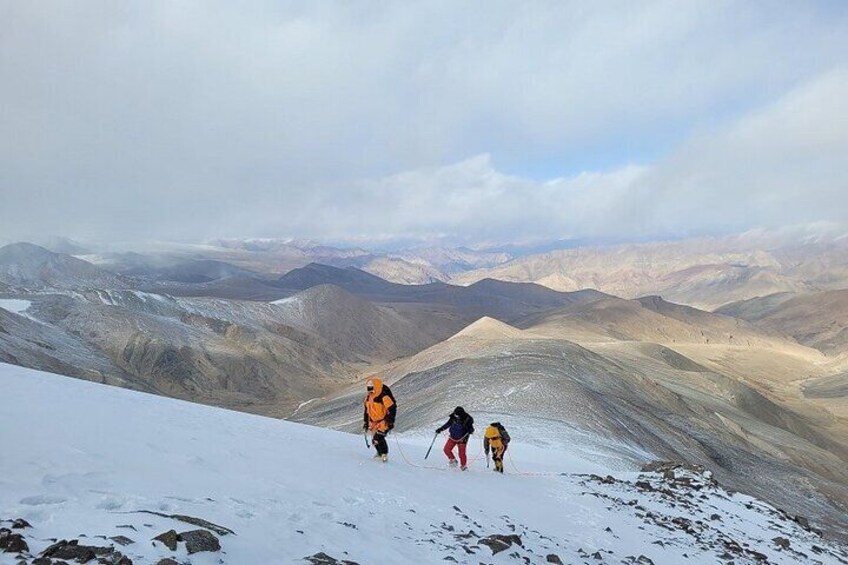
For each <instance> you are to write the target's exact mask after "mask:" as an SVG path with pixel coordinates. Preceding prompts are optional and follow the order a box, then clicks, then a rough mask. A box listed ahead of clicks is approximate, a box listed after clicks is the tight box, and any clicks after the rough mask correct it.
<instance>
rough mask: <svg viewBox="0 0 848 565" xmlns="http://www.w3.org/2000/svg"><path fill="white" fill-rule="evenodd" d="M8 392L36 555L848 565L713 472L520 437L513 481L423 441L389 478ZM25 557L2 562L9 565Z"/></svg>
mask: <svg viewBox="0 0 848 565" xmlns="http://www.w3.org/2000/svg"><path fill="white" fill-rule="evenodd" d="M0 388H2V390H3V391H4V393H5V394H4V397H3V401H2V402H3V404H2V414H3V420H4V425H3V426H0V443H1V444H2V445H4V446H7V453H13V456H11V457H3V458H0V508H2V509H3V512H4V513H5V514H4V515H2V516H0V519H14V518H22V519H24V520H26V521H27V522H29V523H30V524H31V525H32V526H33V527H32V528H24V529H20V530H14V532H16V533H17V535H20V536H21V539H23V540H24V541H26V542H27V544H28V546H29V549H28V551H29V554H31V555H37V554H39V553H41V552H43V551H45V550H47V548H48V546H49V545H50V544H51V543H52V542H50V541H47V539H48V538H59V539H67V540H72V539H80V542H79V543H80V544H83V545H85V544H90V545H95V546H109V545H112V546H116V544H118V542H117V541H115V540H114V539H112V538H117V537H118V536H124V537H125V538H128V539H129V540H130V541H131V543H128V544H127V545H125V546H123V545H122V546H120V547H116V550H118V551H120V552H121V553H122V554H123V556H125V557H126V558H127V559H130V560H132V562H133V563H136V564H138V563H156V562H157V560H159V559H163V558H166V557H173V558H175V559H176V560H177V561H178V562H181V563H193V564H210V565H211V564H212V563H219V562H223V563H233V564H250V563H298V562H305V561H303V559H304V558H305V557H308V556H314V555H318V554H321V553H323V554H326V555H329V556H332V557H333V558H335V559H338V560H342V559H345V560H349V561H352V562H358V563H363V564H364V563H412V562H416V563H437V562H443V561H445V560H448V561H454V562H459V563H475V564H476V563H479V562H480V561H485V562H487V563H512V562H515V561H519V562H529V563H534V564H535V563H540V564H541V563H556V562H558V561H557V560H559V561H560V562H563V563H583V562H590V563H605V562H608V563H621V562H625V563H639V562H640V563H649V562H652V563H669V564H672V563H674V564H681V563H702V562H706V561H709V562H715V561H717V560H721V559H724V558H723V557H722V555H724V554H727V555H730V556H731V557H732V558H733V559H734V560H736V562H754V561H756V560H758V559H759V557H758V556H759V555H763V556H765V557H766V558H767V559H768V560H769V562H772V563H795V562H798V560H799V559H800V557H799V556H801V555H804V556H806V558H808V559H809V560H811V561H815V560H818V561H821V562H822V563H839V562H845V559H846V558H848V554H846V553H845V551H844V549H843V548H840V547H837V546H835V545H833V544H831V543H828V542H826V541H823V540H821V539H820V538H819V537H818V536H817V535H816V533H815V532H814V531H812V530H811V529H809V528H806V529H805V527H804V524H803V523H802V522H800V521H796V520H793V519H791V518H789V517H786V516H784V515H782V514H781V513H780V512H779V511H777V510H776V509H773V508H771V507H770V506H769V505H766V504H763V503H761V502H759V501H756V500H754V499H752V498H750V497H747V496H744V495H741V494H731V493H728V492H726V491H724V489H721V488H720V487H718V486H716V485H714V484H712V483H711V481H710V477H709V475H708V474H706V473H702V472H699V471H698V470H690V469H686V468H679V467H675V466H672V467H670V468H657V470H658V471H659V472H652V473H647V474H644V473H643V474H640V473H610V474H608V473H605V472H604V470H603V469H602V468H599V467H598V466H597V464H593V463H591V462H587V461H583V460H580V459H579V458H575V457H574V456H573V455H572V454H570V453H568V452H564V451H555V450H551V449H543V448H533V447H530V446H527V445H523V444H521V443H520V441H517V442H515V444H514V445H513V446H511V448H510V449H511V452H512V459H511V461H512V463H513V465H514V468H511V467H510V465H509V464H508V466H507V470H508V474H507V475H505V476H500V475H497V474H495V473H492V472H490V471H488V470H487V469H486V468H485V463H484V461H483V460H476V461H474V462H473V463H472V465H471V470H470V471H469V472H467V473H460V472H453V471H450V470H447V469H446V468H445V467H444V466H443V463H442V461H441V460H440V459H439V458H438V457H433V456H431V458H430V459H429V460H428V461H426V462H425V461H424V460H423V453H424V451H425V450H426V446H427V443H428V442H427V439H426V438H425V437H422V436H419V435H417V434H412V435H409V436H402V437H400V438H395V439H392V441H391V443H390V450H391V451H390V461H389V463H388V464H385V465H383V464H380V463H376V462H374V461H373V460H372V458H371V453H370V452H369V451H366V449H365V446H364V445H363V442H362V438H361V437H358V436H356V435H351V434H344V433H339V432H334V431H330V430H325V429H319V428H313V427H309V426H304V425H298V424H294V423H290V422H285V421H279V420H274V419H271V418H264V417H259V416H252V415H248V414H242V413H237V412H231V411H227V410H221V409H217V408H211V407H207V406H200V405H194V404H191V403H188V402H183V401H177V400H171V399H167V398H162V397H158V396H153V395H146V394H141V393H136V392H132V391H128V390H122V389H117V388H112V387H106V386H102V385H98V384H94V383H89V382H84V381H79V380H75V379H70V378H63V377H59V376H56V375H50V374H46V373H40V372H38V371H32V370H27V369H22V368H20V367H15V366H11V365H4V364H0ZM9 399H13V401H12V402H10V401H9ZM516 468H520V469H521V471H520V472H516V471H515V469H516ZM593 469H594V470H593ZM139 511H149V512H153V514H150V513H139ZM174 516H183V517H185V516H187V517H190V518H199V519H202V520H204V521H207V522H211V523H212V524H213V525H217V526H220V527H223V528H227V529H229V530H232V531H233V532H235V533H236V535H220V532H219V533H217V534H216V533H215V531H216V530H214V529H213V528H211V527H210V526H208V525H207V526H203V525H199V526H197V525H193V524H186V523H185V522H184V521H180V519H178V518H174ZM9 524H10V523H4V524H0V527H3V526H4V525H9ZM170 530H174V531H175V534H188V532H190V531H193V530H205V531H206V532H208V533H210V534H212V535H214V537H215V538H216V539H217V540H218V542H219V543H220V546H221V548H220V550H216V551H200V552H198V553H193V554H189V553H188V550H189V546H188V542H186V541H185V539H188V538H189V537H191V536H187V535H183V538H185V539H183V541H180V540H179V539H173V540H172V539H170V538H168V537H165V538H162V539H163V540H164V541H163V542H161V543H160V542H159V541H156V542H151V540H152V538H154V537H157V536H159V535H160V534H165V533H168V532H169V531H170ZM10 531H12V530H10ZM81 533H84V534H85V535H86V536H87V537H86V538H80V537H79V535H80V534H81ZM101 535H102V536H105V539H103V538H97V537H95V536H101ZM198 535H199V534H198ZM204 537H207V541H209V540H208V536H205V535H204ZM778 538H779V539H778ZM171 541H173V542H174V543H173V545H172V546H171V545H169V544H170V542H171ZM210 546H211V547H214V544H211V542H210ZM169 547H173V548H174V549H170V548H169ZM56 551H58V550H56ZM16 555H17V554H14V553H0V564H3V565H5V564H11V563H16V562H17V561H18V560H17V559H16V558H15V556H16ZM448 558H450V559H448Z"/></svg>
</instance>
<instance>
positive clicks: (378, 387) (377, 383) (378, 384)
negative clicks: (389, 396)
mask: <svg viewBox="0 0 848 565" xmlns="http://www.w3.org/2000/svg"><path fill="white" fill-rule="evenodd" d="M368 385H373V386H374V392H373V393H370V392H369V393H368V394H373V395H374V396H377V395H378V394H380V393H381V392H383V381H382V380H381V379H378V378H373V379H368V382H367V383H365V386H366V387H367V386H368Z"/></svg>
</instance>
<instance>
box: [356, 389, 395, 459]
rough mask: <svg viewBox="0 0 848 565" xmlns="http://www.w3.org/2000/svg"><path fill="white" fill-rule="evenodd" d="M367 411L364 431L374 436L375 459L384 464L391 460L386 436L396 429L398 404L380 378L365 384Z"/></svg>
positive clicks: (365, 410) (363, 426)
mask: <svg viewBox="0 0 848 565" xmlns="http://www.w3.org/2000/svg"><path fill="white" fill-rule="evenodd" d="M365 389H366V390H367V394H366V395H365V401H364V405H365V409H364V410H363V414H362V417H363V420H364V421H363V424H362V429H363V430H365V431H366V432H368V431H370V432H371V434H372V443H373V444H374V448H375V449H376V450H377V454H376V455H375V456H374V457H378V458H380V459H381V460H382V461H383V462H384V463H385V462H386V461H388V460H389V444H388V443H386V434H387V433H389V431H390V430H391V429H392V428H394V427H395V415H396V414H397V403H396V402H395V397H394V395H393V394H392V391H391V389H390V388H389V387H388V386H386V385H384V384H383V381H381V380H380V379H378V378H376V377H375V378H371V379H369V380H368V382H367V383H365Z"/></svg>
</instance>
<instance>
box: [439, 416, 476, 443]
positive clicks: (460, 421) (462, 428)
mask: <svg viewBox="0 0 848 565" xmlns="http://www.w3.org/2000/svg"><path fill="white" fill-rule="evenodd" d="M445 430H448V433H449V434H450V437H451V439H452V440H454V441H467V440H468V436H470V435H471V434H473V433H474V418H472V417H471V416H470V415H469V414H463V415H460V414H456V413H454V414H451V415H450V417H449V418H448V421H447V422H445V424H444V425H443V426H441V427H440V428H439V429H437V430H436V433H441V432H443V431H445Z"/></svg>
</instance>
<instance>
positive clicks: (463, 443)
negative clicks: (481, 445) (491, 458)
mask: <svg viewBox="0 0 848 565" xmlns="http://www.w3.org/2000/svg"><path fill="white" fill-rule="evenodd" d="M457 445H458V446H459V464H460V465H462V466H463V467H465V465H466V463H468V459H467V458H466V457H465V446H466V445H467V442H466V441H464V440H463V441H456V440H455V439H453V438H451V437H449V438H448V441H447V443H445V455H447V456H448V459H450V460H451V461H455V460H456V458H455V457H454V456H453V448H454V446H457Z"/></svg>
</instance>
